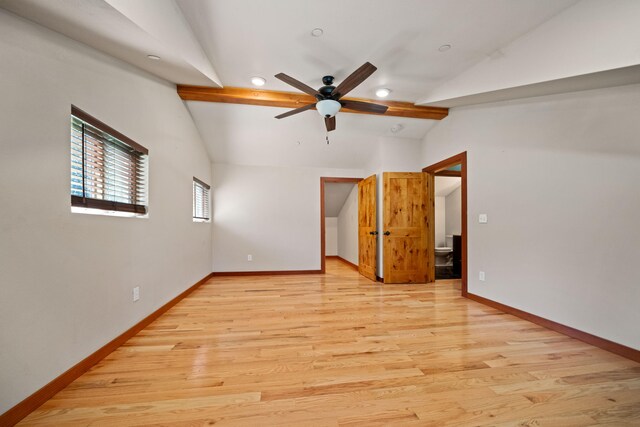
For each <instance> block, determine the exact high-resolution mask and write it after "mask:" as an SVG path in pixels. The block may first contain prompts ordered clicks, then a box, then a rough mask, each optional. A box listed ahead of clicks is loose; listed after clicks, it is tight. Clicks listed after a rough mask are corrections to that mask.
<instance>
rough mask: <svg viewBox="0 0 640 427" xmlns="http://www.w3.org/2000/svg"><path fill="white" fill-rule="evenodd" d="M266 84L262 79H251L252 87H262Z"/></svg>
mask: <svg viewBox="0 0 640 427" xmlns="http://www.w3.org/2000/svg"><path fill="white" fill-rule="evenodd" d="M266 82H267V81H266V80H265V79H263V78H262V77H258V76H256V77H251V84H253V85H254V86H264V84H265V83H266Z"/></svg>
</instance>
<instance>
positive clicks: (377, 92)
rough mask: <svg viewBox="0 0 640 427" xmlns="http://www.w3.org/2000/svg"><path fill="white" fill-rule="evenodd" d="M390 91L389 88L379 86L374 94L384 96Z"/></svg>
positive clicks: (379, 96)
mask: <svg viewBox="0 0 640 427" xmlns="http://www.w3.org/2000/svg"><path fill="white" fill-rule="evenodd" d="M390 93H391V89H387V88H386V87H383V88H380V89H378V90H377V91H376V96H377V97H378V98H386V97H387V96H389V94H390Z"/></svg>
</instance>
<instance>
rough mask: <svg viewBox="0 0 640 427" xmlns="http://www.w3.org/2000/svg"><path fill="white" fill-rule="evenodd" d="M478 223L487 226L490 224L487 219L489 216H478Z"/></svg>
mask: <svg viewBox="0 0 640 427" xmlns="http://www.w3.org/2000/svg"><path fill="white" fill-rule="evenodd" d="M478 222H479V223H480V224H486V223H487V222H489V218H488V217H487V214H480V215H478Z"/></svg>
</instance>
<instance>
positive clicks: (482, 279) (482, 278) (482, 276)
mask: <svg viewBox="0 0 640 427" xmlns="http://www.w3.org/2000/svg"><path fill="white" fill-rule="evenodd" d="M478 279H480V281H481V282H484V271H481V272H480V273H479V274H478Z"/></svg>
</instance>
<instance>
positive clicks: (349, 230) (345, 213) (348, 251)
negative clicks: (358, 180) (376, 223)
mask: <svg viewBox="0 0 640 427" xmlns="http://www.w3.org/2000/svg"><path fill="white" fill-rule="evenodd" d="M338 255H339V256H340V257H341V258H343V259H346V260H347V261H349V262H351V263H353V264H355V265H358V185H357V184H354V185H353V189H352V190H351V193H349V197H347V200H345V201H344V205H342V209H340V214H339V215H338Z"/></svg>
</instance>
